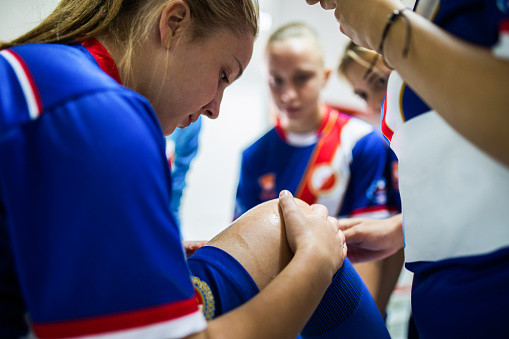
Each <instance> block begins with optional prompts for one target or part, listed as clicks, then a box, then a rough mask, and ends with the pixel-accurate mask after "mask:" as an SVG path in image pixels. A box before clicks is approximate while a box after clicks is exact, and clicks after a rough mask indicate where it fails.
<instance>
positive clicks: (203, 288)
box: [191, 277, 216, 320]
mask: <svg viewBox="0 0 509 339" xmlns="http://www.w3.org/2000/svg"><path fill="white" fill-rule="evenodd" d="M191 280H192V282H193V285H194V289H195V291H196V298H197V299H198V303H200V305H201V307H202V311H203V315H204V316H205V319H207V320H212V318H214V314H215V313H216V302H215V300H214V295H213V294H212V291H211V290H210V287H209V285H207V283H206V282H204V281H201V280H200V278H197V277H192V278H191Z"/></svg>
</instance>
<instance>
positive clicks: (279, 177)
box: [235, 107, 389, 218]
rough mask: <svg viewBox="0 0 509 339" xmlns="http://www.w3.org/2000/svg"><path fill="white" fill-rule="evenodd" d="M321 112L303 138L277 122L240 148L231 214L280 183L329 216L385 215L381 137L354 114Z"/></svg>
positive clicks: (268, 195)
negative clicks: (321, 118) (317, 123)
mask: <svg viewBox="0 0 509 339" xmlns="http://www.w3.org/2000/svg"><path fill="white" fill-rule="evenodd" d="M326 112H327V113H326V115H325V117H324V121H323V122H322V126H321V127H320V129H319V130H318V131H317V132H314V133H313V135H311V141H309V142H308V141H304V143H300V142H299V139H296V140H294V139H292V135H291V134H289V133H286V132H285V131H284V130H283V129H282V128H281V126H279V124H278V125H277V126H276V127H275V128H273V129H271V130H270V131H269V132H267V133H266V134H265V135H264V136H262V137H261V138H260V139H258V140H257V141H256V142H255V143H254V144H253V145H251V146H250V147H248V148H247V149H246V150H245V151H244V152H243V154H242V164H241V170H240V180H239V185H238V188H237V199H236V209H235V217H238V216H240V215H241V214H242V213H244V212H245V211H247V210H248V209H250V208H252V207H254V206H256V205H257V204H259V203H261V202H263V201H267V200H270V199H273V198H276V197H277V195H278V192H280V191H281V190H283V189H286V190H289V191H290V192H292V194H294V196H296V197H298V198H300V199H302V200H304V201H306V202H307V203H309V204H313V203H320V204H323V205H325V206H326V207H327V208H328V209H329V214H330V215H334V216H366V217H373V218H383V217H386V216H388V215H389V207H388V203H387V192H386V191H387V190H386V189H387V182H388V180H387V178H386V177H385V176H384V173H386V172H384V169H385V167H386V164H387V161H388V160H387V149H386V147H385V145H384V143H383V140H382V139H381V138H380V136H379V135H378V134H377V133H376V131H374V129H373V127H372V126H371V125H369V124H367V123H365V122H363V121H361V120H359V119H357V118H352V117H350V116H348V115H346V114H343V113H340V112H338V111H337V110H334V109H332V108H330V107H327V108H326ZM293 138H295V136H293ZM301 139H302V137H301Z"/></svg>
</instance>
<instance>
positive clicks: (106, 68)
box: [81, 38, 122, 84]
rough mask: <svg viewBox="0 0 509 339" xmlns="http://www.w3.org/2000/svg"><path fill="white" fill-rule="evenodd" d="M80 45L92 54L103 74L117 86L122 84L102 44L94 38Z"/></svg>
mask: <svg viewBox="0 0 509 339" xmlns="http://www.w3.org/2000/svg"><path fill="white" fill-rule="evenodd" d="M81 45H82V46H83V47H85V48H86V49H87V50H88V52H89V53H90V54H92V56H93V57H94V59H95V61H97V64H98V65H99V67H100V68H101V69H102V70H103V72H105V73H106V74H108V75H109V76H111V77H112V78H113V79H115V80H116V81H117V82H118V83H119V84H122V81H121V80H120V75H119V74H118V69H117V65H115V61H113V58H112V57H111V55H110V53H109V52H108V50H107V49H106V47H104V46H103V44H101V43H100V42H99V41H98V40H97V39H96V38H88V39H87V40H85V41H82V42H81Z"/></svg>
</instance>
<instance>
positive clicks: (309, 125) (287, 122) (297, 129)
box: [281, 106, 325, 134]
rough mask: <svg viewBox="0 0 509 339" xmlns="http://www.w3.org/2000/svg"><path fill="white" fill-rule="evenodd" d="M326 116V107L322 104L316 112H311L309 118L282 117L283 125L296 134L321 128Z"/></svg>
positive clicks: (285, 128) (286, 129)
mask: <svg viewBox="0 0 509 339" xmlns="http://www.w3.org/2000/svg"><path fill="white" fill-rule="evenodd" d="M324 116H325V110H324V108H323V107H322V106H318V107H317V108H316V111H315V113H314V114H311V115H310V116H309V117H308V118H307V119H299V120H291V119H281V125H282V127H283V129H284V130H285V131H286V132H290V133H295V134H306V133H311V132H314V131H317V130H318V129H319V128H320V126H321V124H322V121H323V118H324Z"/></svg>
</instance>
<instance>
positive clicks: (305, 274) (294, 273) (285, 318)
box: [201, 254, 333, 338]
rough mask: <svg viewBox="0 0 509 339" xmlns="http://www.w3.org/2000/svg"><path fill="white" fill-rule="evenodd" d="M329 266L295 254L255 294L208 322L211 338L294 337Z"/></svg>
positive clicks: (327, 275) (321, 291) (308, 314)
mask: <svg viewBox="0 0 509 339" xmlns="http://www.w3.org/2000/svg"><path fill="white" fill-rule="evenodd" d="M332 273H333V272H331V271H330V268H329V267H326V266H323V267H322V266H320V265H317V264H316V260H310V258H309V256H308V255H299V254H297V255H296V256H295V257H294V258H293V260H292V261H291V262H290V263H289V264H288V266H287V267H286V268H285V269H284V270H283V271H282V272H281V273H280V274H279V275H278V276H277V277H276V278H275V279H274V280H273V281H272V282H271V283H270V284H268V285H267V287H265V288H264V289H263V290H262V291H261V292H260V293H259V294H258V295H256V296H255V297H254V298H253V299H251V300H250V301H249V302H247V303H246V304H244V305H242V306H240V307H238V308H237V309H235V310H234V311H231V312H230V313H227V314H225V315H223V316H221V317H219V318H216V319H214V320H212V321H210V322H209V326H208V328H207V330H206V333H203V334H201V335H202V336H204V337H205V335H208V336H209V337H211V338H296V337H297V335H298V334H299V332H300V330H301V329H302V328H303V327H304V325H305V324H306V322H307V320H308V319H309V318H310V317H311V315H312V313H313V311H314V310H315V308H316V306H317V305H318V304H319V302H320V300H321V298H322V296H323V294H324V293H325V291H326V289H327V287H328V286H329V284H330V282H331V280H332V275H333V274H332Z"/></svg>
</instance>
